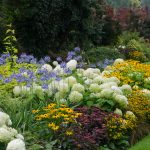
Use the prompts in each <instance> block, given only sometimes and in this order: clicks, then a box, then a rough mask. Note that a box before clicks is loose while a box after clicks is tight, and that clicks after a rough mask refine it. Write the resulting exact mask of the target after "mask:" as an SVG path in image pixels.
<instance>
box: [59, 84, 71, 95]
mask: <svg viewBox="0 0 150 150" xmlns="http://www.w3.org/2000/svg"><path fill="white" fill-rule="evenodd" d="M58 91H59V92H60V93H66V92H68V91H69V86H68V84H67V83H64V82H60V83H59V85H58Z"/></svg>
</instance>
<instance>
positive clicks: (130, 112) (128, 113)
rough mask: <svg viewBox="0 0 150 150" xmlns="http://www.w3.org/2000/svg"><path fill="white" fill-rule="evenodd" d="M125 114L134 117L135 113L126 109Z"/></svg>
mask: <svg viewBox="0 0 150 150" xmlns="http://www.w3.org/2000/svg"><path fill="white" fill-rule="evenodd" d="M126 115H127V116H130V117H133V118H135V115H134V113H133V112H132V111H127V112H126Z"/></svg>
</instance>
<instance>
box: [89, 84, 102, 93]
mask: <svg viewBox="0 0 150 150" xmlns="http://www.w3.org/2000/svg"><path fill="white" fill-rule="evenodd" d="M89 90H90V92H93V93H98V92H100V91H101V88H100V86H99V85H98V84H96V83H94V84H91V85H90V87H89Z"/></svg>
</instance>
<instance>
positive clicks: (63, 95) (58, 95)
mask: <svg viewBox="0 0 150 150" xmlns="http://www.w3.org/2000/svg"><path fill="white" fill-rule="evenodd" d="M54 97H55V99H56V100H60V99H63V98H64V97H65V94H64V93H60V92H57V93H56V94H55V96H54Z"/></svg>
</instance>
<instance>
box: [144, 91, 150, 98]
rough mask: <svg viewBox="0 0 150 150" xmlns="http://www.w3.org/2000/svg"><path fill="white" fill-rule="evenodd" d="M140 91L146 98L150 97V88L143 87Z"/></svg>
mask: <svg viewBox="0 0 150 150" xmlns="http://www.w3.org/2000/svg"><path fill="white" fill-rule="evenodd" d="M142 93H143V95H144V96H146V97H147V98H149V99H150V90H147V89H144V90H142Z"/></svg>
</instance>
